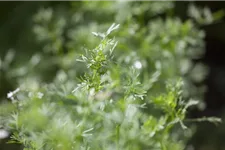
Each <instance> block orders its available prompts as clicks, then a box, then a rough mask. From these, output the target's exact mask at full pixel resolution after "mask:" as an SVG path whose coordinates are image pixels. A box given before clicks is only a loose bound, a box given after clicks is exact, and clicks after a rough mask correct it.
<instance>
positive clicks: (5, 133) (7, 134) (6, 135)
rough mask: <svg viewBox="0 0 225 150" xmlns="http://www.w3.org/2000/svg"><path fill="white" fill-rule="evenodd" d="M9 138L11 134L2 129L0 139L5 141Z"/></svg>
mask: <svg viewBox="0 0 225 150" xmlns="http://www.w3.org/2000/svg"><path fill="white" fill-rule="evenodd" d="M8 136H9V132H8V131H6V130H4V129H0V139H4V138H7V137H8Z"/></svg>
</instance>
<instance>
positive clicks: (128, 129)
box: [7, 24, 196, 150]
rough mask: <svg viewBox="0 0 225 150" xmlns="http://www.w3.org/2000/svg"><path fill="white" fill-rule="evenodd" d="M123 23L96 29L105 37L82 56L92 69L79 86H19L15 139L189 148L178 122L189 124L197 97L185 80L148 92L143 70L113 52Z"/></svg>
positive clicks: (105, 148)
mask: <svg viewBox="0 0 225 150" xmlns="http://www.w3.org/2000/svg"><path fill="white" fill-rule="evenodd" d="M118 27H119V25H115V24H113V25H112V26H111V27H110V28H109V29H108V30H107V32H106V33H104V34H103V33H96V32H93V34H94V35H96V36H100V38H101V41H100V44H99V45H97V46H96V47H95V48H94V49H91V50H87V51H86V53H85V54H82V55H81V56H80V59H77V61H79V62H84V63H85V64H86V68H87V72H86V73H85V74H84V75H83V76H81V77H80V79H81V81H80V83H79V84H78V85H77V86H76V87H75V89H73V90H72V89H69V88H66V87H65V86H64V85H63V84H60V85H55V84H50V85H45V86H43V87H42V88H40V89H39V90H38V91H37V92H32V91H29V92H27V91H24V90H23V89H21V91H18V89H17V90H16V91H14V92H12V93H11V94H9V98H11V99H12V100H13V102H14V104H15V107H16V110H15V111H14V113H13V114H12V115H11V116H10V117H8V118H7V119H8V121H7V126H8V127H9V130H10V131H13V132H12V133H13V135H12V136H11V138H12V141H11V142H19V143H22V144H23V145H24V150H33V149H35V150H36V149H46V150H49V149H54V150H62V149H63V150H69V149H99V150H100V149H102V150H113V149H118V150H121V149H124V150H126V149H127V150H132V149H133V150H137V149H140V150H142V149H162V150H167V149H169V150H170V149H174V150H176V149H177V150H180V149H184V145H183V144H184V142H182V141H181V140H179V137H181V136H182V134H180V135H179V134H177V133H176V134H174V133H175V132H176V131H173V129H174V127H175V125H176V124H179V126H180V127H182V128H183V129H186V128H187V127H186V126H185V125H184V123H183V121H184V119H185V115H186V110H187V108H188V107H189V106H191V105H193V104H196V102H193V101H190V102H189V103H184V102H183V100H182V97H181V95H182V91H181V87H182V83H183V82H182V80H177V81H176V82H174V83H173V82H169V83H168V84H165V85H164V86H165V87H166V92H164V93H160V94H159V95H158V96H156V97H150V96H148V95H149V93H147V91H148V89H146V88H145V87H146V86H145V83H141V82H140V79H139V71H138V70H137V69H135V68H134V67H133V66H128V65H127V66H124V65H122V64H120V63H118V62H117V61H116V60H117V59H116V58H115V57H113V56H114V53H117V52H116V45H117V41H116V38H110V35H109V34H110V33H111V32H112V31H113V30H115V29H117V28H118ZM151 109H156V110H155V112H158V114H153V113H151V112H149V110H151ZM179 126H178V127H176V128H179ZM184 132H185V131H184Z"/></svg>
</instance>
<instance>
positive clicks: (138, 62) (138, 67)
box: [134, 61, 142, 69]
mask: <svg viewBox="0 0 225 150" xmlns="http://www.w3.org/2000/svg"><path fill="white" fill-rule="evenodd" d="M134 67H135V68H137V69H141V68H142V64H141V62H140V61H135V62H134Z"/></svg>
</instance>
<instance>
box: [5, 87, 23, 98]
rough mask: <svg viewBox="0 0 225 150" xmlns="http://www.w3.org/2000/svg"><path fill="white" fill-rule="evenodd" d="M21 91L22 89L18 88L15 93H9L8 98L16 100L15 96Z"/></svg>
mask: <svg viewBox="0 0 225 150" xmlns="http://www.w3.org/2000/svg"><path fill="white" fill-rule="evenodd" d="M19 91H20V89H19V88H17V89H16V90H15V91H12V92H9V93H8V94H7V98H10V99H11V100H14V97H13V95H14V94H16V93H17V92H19Z"/></svg>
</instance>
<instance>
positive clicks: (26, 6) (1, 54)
mask: <svg viewBox="0 0 225 150" xmlns="http://www.w3.org/2000/svg"><path fill="white" fill-rule="evenodd" d="M117 3H118V2H82V1H81V2H78V1H77V2H48V1H40V2H7V1H6V2H0V22H1V23H0V101H2V102H3V101H6V99H7V98H6V97H7V93H8V92H9V91H13V90H14V89H16V87H18V85H20V86H27V87H28V86H29V87H30V88H31V89H37V88H38V86H39V85H38V82H45V83H50V82H53V81H55V78H57V76H63V73H62V72H60V71H59V70H67V71H70V70H72V67H71V63H74V62H73V61H72V60H70V59H69V57H68V56H66V57H65V58H64V55H66V54H68V53H70V51H77V52H78V51H80V50H79V49H81V48H83V47H91V46H92V45H94V43H95V41H94V40H93V39H91V38H89V37H88V35H89V33H91V31H93V30H96V29H101V28H102V29H104V28H105V27H106V26H108V24H111V23H113V22H117V23H120V24H122V25H123V24H124V28H128V27H130V26H132V28H134V29H135V28H138V29H140V30H138V31H139V32H140V33H137V34H136V35H135V36H134V38H133V39H130V40H131V41H130V43H129V44H130V47H129V48H132V49H138V46H137V45H139V44H143V43H142V41H144V40H145V38H149V37H148V36H147V35H146V36H145V34H144V33H145V31H146V30H148V28H147V27H148V26H149V24H150V23H151V22H154V21H155V20H157V19H162V20H165V19H167V18H175V19H174V21H176V20H177V19H178V20H180V21H181V22H185V21H186V20H191V21H192V22H193V26H194V28H197V29H198V30H199V33H200V31H202V32H203V33H204V36H200V37H198V38H196V41H193V42H196V44H195V45H196V47H194V48H193V47H192V49H195V50H196V51H194V54H192V57H191V58H189V57H187V58H188V60H189V61H191V64H192V67H191V68H192V69H190V70H191V71H190V73H189V71H188V73H183V74H182V76H183V77H184V78H186V80H187V83H188V84H190V85H191V86H190V87H189V88H186V89H185V92H187V93H189V94H187V95H188V96H191V97H194V98H196V99H199V100H200V101H202V103H201V104H202V105H201V106H199V107H197V108H195V109H192V110H190V112H189V114H188V115H189V118H197V117H202V116H208V117H209V116H217V117H221V118H223V117H224V115H225V111H224V110H225V109H224V108H225V15H224V11H225V2H222V1H221V2H219V1H218V2H213V1H206V2H203V1H199V2H194V1H191V2H181V1H180V2H169V3H167V2H127V3H121V4H117ZM116 4H117V5H116ZM146 4H147V5H146ZM117 10H118V11H117ZM201 12H203V17H202V18H201ZM212 14H213V15H212ZM212 16H213V17H214V18H213V17H212ZM155 22H156V23H155V24H156V26H157V24H160V21H159V23H158V22H157V21H155ZM101 25H102V26H101ZM160 25H161V24H160ZM162 26H163V24H162ZM47 29H48V30H47ZM151 29H153V30H154V29H156V31H157V28H151ZM168 30H170V28H168V29H165V32H166V33H167V31H168ZM171 30H176V29H173V28H172V27H171ZM156 31H155V32H154V31H152V33H151V34H153V35H154V34H157V32H156ZM132 32H134V31H132V30H130V31H124V32H121V33H120V36H121V39H123V38H122V36H124V37H126V36H130V34H132ZM168 32H169V31H168ZM171 32H172V31H171ZM166 33H165V34H166ZM168 34H170V32H169V33H168ZM169 38H171V39H167V40H169V41H173V40H177V39H173V36H171V37H170V36H169ZM181 38H182V37H181ZM132 44H134V45H132ZM135 44H136V45H135ZM144 44H145V45H146V44H147V47H148V43H144ZM149 45H150V43H149ZM121 49H122V48H121ZM42 53H44V54H42ZM137 53H138V51H137ZM182 53H185V52H182ZM199 53H201V54H199ZM143 55H148V51H147V50H146V51H144V52H143ZM149 55H150V54H149ZM158 55H159V54H158ZM159 57H160V56H159ZM60 58H63V60H60V61H59V59H60ZM40 61H41V62H40ZM28 62H29V64H28ZM25 64H26V66H25ZM37 64H38V65H37ZM147 65H148V64H147ZM199 66H200V67H199ZM202 66H204V67H203V69H202ZM184 67H185V66H184ZM204 68H207V69H206V70H207V71H204ZM76 69H78V70H79V69H80V70H82V68H76ZM70 74H71V76H75V75H76V76H77V75H79V71H77V72H76V73H74V72H73V71H70ZM74 74H75V75H74ZM186 74H188V75H186ZM201 74H203V75H202V76H204V78H203V79H202V77H199V75H200V76H201ZM171 75H174V74H171ZM168 76H169V75H168ZM165 78H167V76H166V75H165ZM196 78H197V79H196ZM0 121H1V120H0ZM0 128H1V126H0ZM195 130H196V132H195V134H194V136H193V137H192V138H191V139H190V140H189V142H188V143H189V145H192V146H191V147H190V146H189V147H188V146H187V149H188V150H193V149H195V150H225V143H224V138H225V126H224V123H222V124H220V125H218V126H215V125H213V124H210V123H205V122H204V123H199V124H198V125H197V126H196V129H195ZM7 140H8V139H1V140H0V150H17V149H18V150H19V149H20V148H21V146H20V145H15V144H12V145H8V144H6V142H7Z"/></svg>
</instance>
